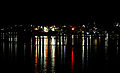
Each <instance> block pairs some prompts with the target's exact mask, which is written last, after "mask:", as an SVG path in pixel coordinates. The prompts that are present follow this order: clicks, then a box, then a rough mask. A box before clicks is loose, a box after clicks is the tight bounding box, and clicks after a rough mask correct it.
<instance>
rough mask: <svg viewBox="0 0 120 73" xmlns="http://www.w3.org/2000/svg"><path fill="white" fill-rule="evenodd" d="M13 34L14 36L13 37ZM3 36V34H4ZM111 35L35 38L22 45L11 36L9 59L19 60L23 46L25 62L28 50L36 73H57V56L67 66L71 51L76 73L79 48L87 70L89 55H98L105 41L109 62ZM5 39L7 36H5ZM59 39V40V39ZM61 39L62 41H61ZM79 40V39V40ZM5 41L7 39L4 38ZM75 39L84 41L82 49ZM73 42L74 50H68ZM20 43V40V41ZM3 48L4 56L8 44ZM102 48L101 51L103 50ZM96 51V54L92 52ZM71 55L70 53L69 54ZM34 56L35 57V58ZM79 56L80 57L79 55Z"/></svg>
mask: <svg viewBox="0 0 120 73" xmlns="http://www.w3.org/2000/svg"><path fill="white" fill-rule="evenodd" d="M12 34H13V35H12ZM2 35H3V34H2ZM108 36H109V35H108V34H107V37H105V38H101V37H99V38H93V37H91V36H89V37H86V36H84V35H83V37H82V38H79V37H78V36H77V38H75V35H72V37H71V38H70V39H67V36H66V35H64V36H50V37H49V36H34V38H33V37H30V41H29V42H26V41H24V42H22V44H18V36H17V34H16V35H15V34H14V33H11V32H10V34H9V37H8V45H9V46H8V51H9V57H10V60H11V61H12V59H13V58H14V56H15V58H17V55H18V52H19V51H18V48H19V47H18V46H21V45H23V47H22V48H20V49H22V50H23V51H22V52H23V56H24V60H25V58H26V57H27V54H28V53H26V52H28V51H27V49H30V56H31V58H34V67H35V70H34V72H35V73H46V72H48V73H49V72H51V73H55V72H56V63H58V62H56V56H58V57H59V58H60V59H59V60H60V64H61V65H63V64H66V63H67V61H66V59H68V56H67V54H66V53H67V52H68V51H70V55H71V57H70V58H71V61H70V64H71V66H70V67H71V70H70V71H71V72H74V69H75V67H76V66H74V62H75V61H74V60H75V57H74V56H75V51H76V49H77V48H79V49H82V50H81V55H82V56H81V60H82V63H81V64H82V68H83V69H84V68H85V65H88V64H89V57H90V56H91V55H89V54H93V53H95V54H94V55H96V53H97V52H98V45H99V44H100V43H103V42H102V40H103V39H104V45H100V46H102V48H104V53H105V59H106V60H108V54H109V53H108V50H109V48H108V47H109V42H110V41H109V39H110V38H109V37H108ZM4 37H5V35H4ZM57 37H58V38H57ZM59 38H60V39H59ZM78 38H79V39H78ZM3 39H5V38H3ZM75 39H78V41H80V39H82V42H81V43H79V44H81V45H82V46H81V48H80V47H77V48H75V47H74V46H73V45H76V44H75V42H76V41H75ZM114 39H115V38H114ZM69 40H72V41H71V45H72V46H70V47H69V48H71V47H72V49H68V48H67V47H68V45H67V41H69ZM19 42H20V40H19ZM28 43H30V47H29V48H28V45H27V44H28ZM118 45H119V40H118V39H117V40H116V54H117V55H118V54H119V47H118ZM1 46H2V48H3V54H4V53H5V51H6V46H7V44H6V42H5V41H3V42H2V44H1ZM102 48H101V49H102ZM92 51H95V52H92ZM68 54H69V53H68ZM33 56H34V57H33ZM78 56H79V55H78Z"/></svg>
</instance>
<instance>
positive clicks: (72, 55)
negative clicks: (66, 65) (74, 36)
mask: <svg viewBox="0 0 120 73" xmlns="http://www.w3.org/2000/svg"><path fill="white" fill-rule="evenodd" d="M71 71H72V72H73V48H72V55H71Z"/></svg>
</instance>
